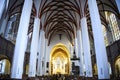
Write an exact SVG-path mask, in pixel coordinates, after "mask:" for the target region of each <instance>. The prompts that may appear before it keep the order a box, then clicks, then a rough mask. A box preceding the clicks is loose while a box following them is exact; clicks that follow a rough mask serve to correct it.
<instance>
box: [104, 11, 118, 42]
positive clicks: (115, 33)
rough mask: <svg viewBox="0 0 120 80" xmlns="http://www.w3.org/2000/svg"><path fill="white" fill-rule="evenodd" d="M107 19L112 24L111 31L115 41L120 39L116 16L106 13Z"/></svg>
mask: <svg viewBox="0 0 120 80" xmlns="http://www.w3.org/2000/svg"><path fill="white" fill-rule="evenodd" d="M105 15H106V19H107V20H108V22H109V24H110V29H111V31H112V35H113V40H114V41H116V40H118V39H120V29H119V27H118V24H117V19H116V16H115V15H114V14H113V13H111V12H105Z"/></svg>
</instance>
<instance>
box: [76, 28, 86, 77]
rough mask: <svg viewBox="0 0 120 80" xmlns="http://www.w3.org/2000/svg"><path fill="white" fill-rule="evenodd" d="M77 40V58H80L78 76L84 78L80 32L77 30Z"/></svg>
mask: <svg viewBox="0 0 120 80" xmlns="http://www.w3.org/2000/svg"><path fill="white" fill-rule="evenodd" d="M77 40H78V56H79V58H80V61H79V62H80V76H84V66H83V65H84V61H83V58H84V56H83V48H82V47H83V46H82V34H81V30H77Z"/></svg>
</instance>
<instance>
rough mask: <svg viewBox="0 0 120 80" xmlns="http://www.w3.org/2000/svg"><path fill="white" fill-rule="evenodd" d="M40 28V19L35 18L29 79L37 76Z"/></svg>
mask: <svg viewBox="0 0 120 80" xmlns="http://www.w3.org/2000/svg"><path fill="white" fill-rule="evenodd" d="M39 28H40V19H39V18H37V17H36V18H35V20H34V28H33V35H32V42H31V49H30V62H29V74H28V76H29V77H35V75H36V62H37V52H38V38H39Z"/></svg>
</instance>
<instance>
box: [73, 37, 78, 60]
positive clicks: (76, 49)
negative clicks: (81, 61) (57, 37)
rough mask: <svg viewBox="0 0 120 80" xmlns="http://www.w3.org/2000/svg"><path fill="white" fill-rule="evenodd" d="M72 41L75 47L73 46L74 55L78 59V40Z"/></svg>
mask: <svg viewBox="0 0 120 80" xmlns="http://www.w3.org/2000/svg"><path fill="white" fill-rule="evenodd" d="M74 41H75V45H74V47H75V53H76V57H77V58H78V40H77V37H76V38H75V39H74Z"/></svg>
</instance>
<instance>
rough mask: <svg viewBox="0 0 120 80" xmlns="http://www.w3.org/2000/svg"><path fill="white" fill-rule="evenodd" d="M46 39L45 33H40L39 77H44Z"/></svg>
mask: <svg viewBox="0 0 120 80" xmlns="http://www.w3.org/2000/svg"><path fill="white" fill-rule="evenodd" d="M44 37H45V32H44V31H43V30H41V31H40V38H39V45H38V52H39V55H38V66H37V76H42V74H43V72H42V70H43V69H42V66H43V65H42V58H43V53H44V46H45V45H44V42H45V41H44Z"/></svg>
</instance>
